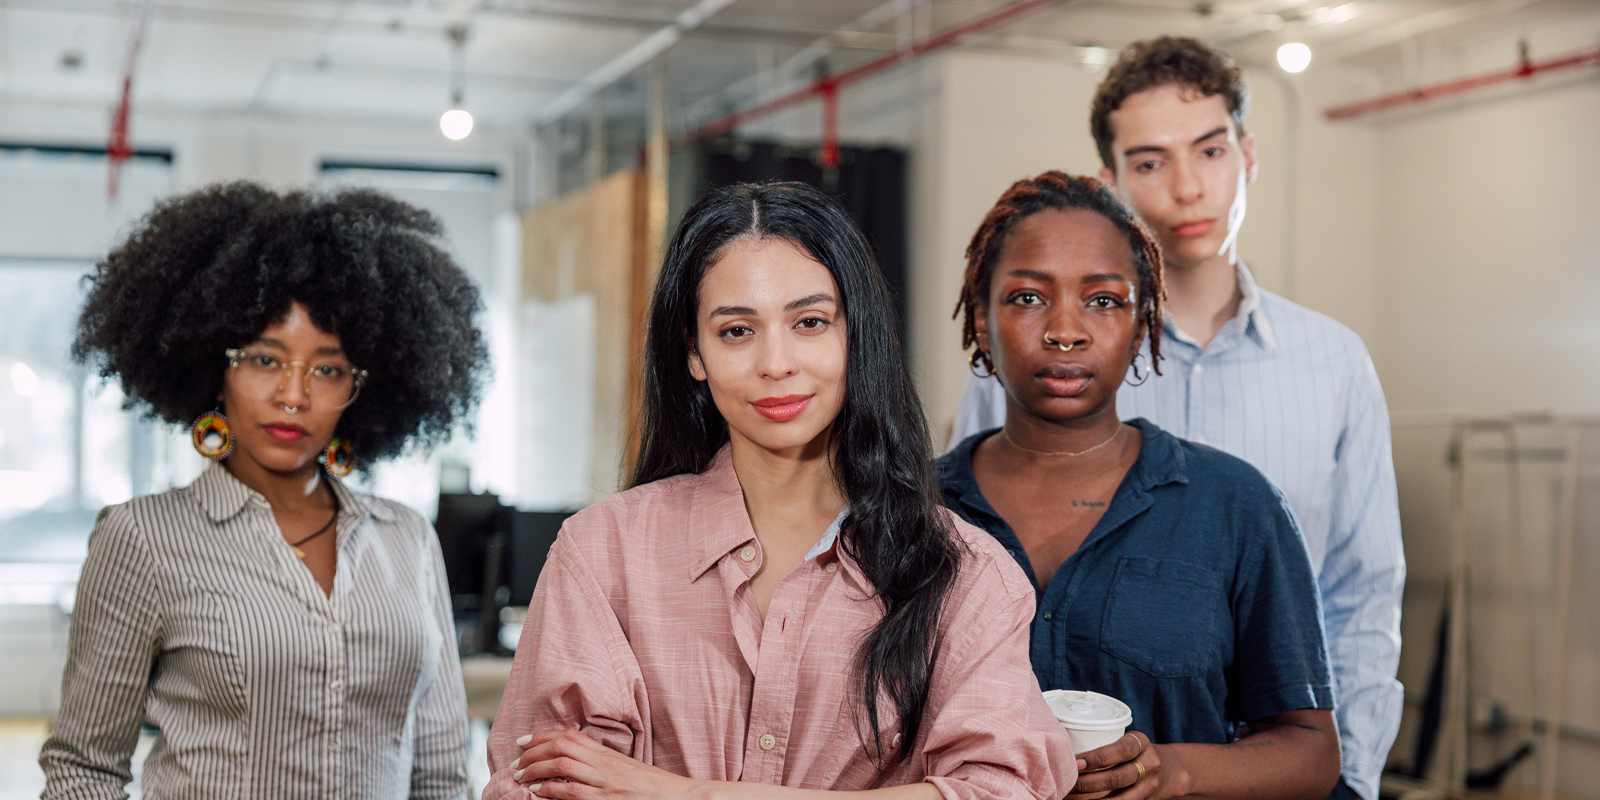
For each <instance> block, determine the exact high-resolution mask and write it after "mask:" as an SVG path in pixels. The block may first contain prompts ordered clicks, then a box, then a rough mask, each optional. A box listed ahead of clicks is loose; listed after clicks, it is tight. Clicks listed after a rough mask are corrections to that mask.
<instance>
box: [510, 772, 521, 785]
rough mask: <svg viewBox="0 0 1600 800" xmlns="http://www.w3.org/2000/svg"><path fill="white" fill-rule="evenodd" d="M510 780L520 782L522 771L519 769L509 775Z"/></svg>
mask: <svg viewBox="0 0 1600 800" xmlns="http://www.w3.org/2000/svg"><path fill="white" fill-rule="evenodd" d="M511 779H512V780H514V781H517V782H519V783H520V782H521V781H522V770H520V769H519V770H517V771H516V772H513V773H511Z"/></svg>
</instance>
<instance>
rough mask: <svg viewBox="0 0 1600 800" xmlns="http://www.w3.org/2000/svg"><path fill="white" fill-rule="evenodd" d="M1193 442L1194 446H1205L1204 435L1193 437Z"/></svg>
mask: <svg viewBox="0 0 1600 800" xmlns="http://www.w3.org/2000/svg"><path fill="white" fill-rule="evenodd" d="M1194 442H1195V444H1205V443H1206V435H1205V434H1203V433H1202V434H1200V435H1199V436H1196V437H1194Z"/></svg>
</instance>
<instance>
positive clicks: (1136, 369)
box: [1122, 353, 1155, 386]
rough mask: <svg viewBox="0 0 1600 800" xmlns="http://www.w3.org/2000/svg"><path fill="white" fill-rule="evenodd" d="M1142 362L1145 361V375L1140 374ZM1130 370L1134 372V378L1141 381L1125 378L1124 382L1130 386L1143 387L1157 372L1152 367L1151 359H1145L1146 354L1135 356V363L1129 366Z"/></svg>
mask: <svg viewBox="0 0 1600 800" xmlns="http://www.w3.org/2000/svg"><path fill="white" fill-rule="evenodd" d="M1141 360H1142V361H1144V374H1143V375H1140V374H1139V362H1140V361H1141ZM1128 368H1129V370H1131V371H1132V372H1133V377H1135V378H1138V379H1139V380H1137V381H1130V380H1128V379H1127V378H1123V379H1122V380H1123V381H1124V382H1126V383H1127V384H1128V385H1129V386H1143V385H1144V382H1145V381H1147V380H1150V375H1151V374H1152V373H1154V372H1155V370H1154V369H1152V368H1151V366H1150V359H1148V358H1145V355H1144V353H1140V354H1138V355H1136V356H1134V357H1133V362H1132V363H1130V364H1128Z"/></svg>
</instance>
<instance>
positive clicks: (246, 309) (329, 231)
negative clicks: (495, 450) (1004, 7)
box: [72, 181, 489, 468]
mask: <svg viewBox="0 0 1600 800" xmlns="http://www.w3.org/2000/svg"><path fill="white" fill-rule="evenodd" d="M443 233H444V231H443V228H442V227H441V226H440V225H439V222H438V220H436V219H435V218H434V217H433V215H431V214H429V213H428V212H426V211H423V210H422V209H419V208H415V207H413V206H410V205H407V204H405V203H402V202H401V201H399V200H396V199H394V198H392V197H389V196H388V195H385V194H382V193H380V192H377V191H373V190H370V189H347V190H343V191H339V192H335V193H332V194H328V195H322V194H313V193H311V192H303V191H297V192H288V193H284V194H280V193H278V192H274V191H272V190H270V189H267V188H265V187H262V186H259V185H257V184H254V183H249V182H246V181H239V182H236V183H228V184H218V185H214V186H208V187H206V188H203V189H200V190H197V191H194V192H191V193H188V194H184V195H179V196H177V197H173V198H169V199H167V200H163V201H162V202H160V203H158V204H157V205H156V207H155V208H154V210H152V211H151V212H150V213H149V214H147V215H146V216H145V217H144V218H143V219H142V220H140V221H139V223H138V224H137V225H136V226H135V227H134V228H133V230H132V232H131V233H129V234H128V236H127V238H126V239H125V240H124V241H123V242H122V243H121V244H119V245H117V247H116V248H115V249H113V250H112V251H111V252H110V253H108V254H107V255H106V257H105V258H104V259H103V260H101V261H100V263H98V264H96V265H95V268H94V271H93V272H91V273H90V274H89V275H88V277H87V278H85V282H86V283H87V284H88V297H87V299H86V300H85V301H84V306H83V312H82V314H81V315H80V316H79V318H78V332H77V340H76V341H75V342H74V343H73V347H72V355H73V357H74V358H75V359H77V360H78V361H79V362H86V361H93V362H95V363H96V364H97V366H98V367H99V371H100V375H101V376H102V377H104V378H116V379H118V380H119V381H120V383H121V385H122V390H123V393H124V394H125V395H127V397H128V401H127V403H128V405H129V406H130V407H132V406H135V405H136V404H142V405H143V406H144V407H145V409H146V411H147V413H148V414H149V415H150V416H153V417H157V418H160V419H163V420H166V421H167V422H171V423H176V424H180V425H187V424H189V423H190V422H192V421H193V420H194V419H195V417H197V416H198V415H200V414H202V413H204V412H206V411H209V410H211V409H213V408H216V406H217V396H218V395H219V394H220V393H221V391H222V382H223V374H224V373H225V372H226V371H227V367H228V357H227V356H226V355H225V354H224V351H225V350H227V349H228V348H230V347H241V346H243V345H245V344H248V343H249V342H251V341H253V340H254V339H255V338H256V337H257V336H259V335H260V334H261V332H262V331H263V330H265V329H266V328H267V327H269V326H270V325H272V324H273V323H275V322H277V321H279V320H281V319H283V317H284V315H286V314H288V312H289V305H290V303H291V302H294V301H297V302H299V303H300V304H301V305H303V306H305V308H306V311H307V313H308V314H310V316H311V321H312V322H314V323H315V324H316V325H317V327H319V328H322V329H323V330H326V331H329V332H330V333H333V334H334V335H336V336H338V337H339V342H340V345H341V347H342V348H343V349H344V351H345V352H346V353H347V354H348V355H349V357H350V360H351V362H352V363H354V364H355V365H356V366H358V367H361V368H362V369H365V370H367V372H368V374H369V377H368V378H367V381H366V383H365V384H364V385H363V387H362V390H361V394H360V396H358V397H357V398H356V401H355V403H354V404H352V405H351V406H350V408H349V409H347V410H346V411H345V412H344V414H343V416H341V417H340V418H339V426H338V429H337V431H336V435H337V436H339V437H340V438H342V439H345V440H346V441H348V442H350V443H351V445H352V446H353V447H354V448H355V450H356V453H357V454H358V455H359V456H360V460H359V461H358V463H359V464H360V465H361V466H362V468H366V467H370V466H371V465H372V463H373V462H374V461H375V460H381V459H383V458H386V457H389V456H394V455H398V454H399V453H401V452H402V451H404V450H405V449H407V448H408V447H412V446H416V447H426V446H429V445H433V444H438V443H441V442H443V441H444V440H445V439H446V438H448V437H449V436H450V434H451V433H452V432H453V431H454V429H455V427H456V425H457V424H459V423H462V422H465V421H469V420H470V417H471V412H472V410H473V409H474V408H475V407H476V405H477V402H478V398H479V395H480V393H481V390H482V388H483V384H484V382H485V380H486V379H487V373H488V367H489V351H488V347H487V345H486V343H485V342H484V338H483V334H482V333H481V332H480V331H479V330H478V328H477V326H476V325H475V324H474V322H473V317H474V316H475V315H476V314H477V313H478V312H479V311H480V310H481V309H482V307H483V303H482V302H481V301H480V300H479V297H478V290H477V289H476V288H475V287H474V286H473V285H472V281H471V280H469V279H468V278H467V276H466V274H465V273H463V272H462V271H461V269H460V268H459V267H458V266H456V264H455V262H454V261H452V260H451V258H450V256H449V255H448V254H447V253H446V252H445V251H444V250H443V249H441V248H440V247H439V246H438V244H437V243H436V242H437V240H438V239H439V238H440V237H441V236H442V235H443Z"/></svg>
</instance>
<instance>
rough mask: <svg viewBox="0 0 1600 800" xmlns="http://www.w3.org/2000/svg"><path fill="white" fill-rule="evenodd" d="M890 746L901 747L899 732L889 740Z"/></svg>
mask: <svg viewBox="0 0 1600 800" xmlns="http://www.w3.org/2000/svg"><path fill="white" fill-rule="evenodd" d="M889 746H890V747H891V748H899V747H900V734H898V733H897V734H895V735H894V738H893V739H890V740H889Z"/></svg>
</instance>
